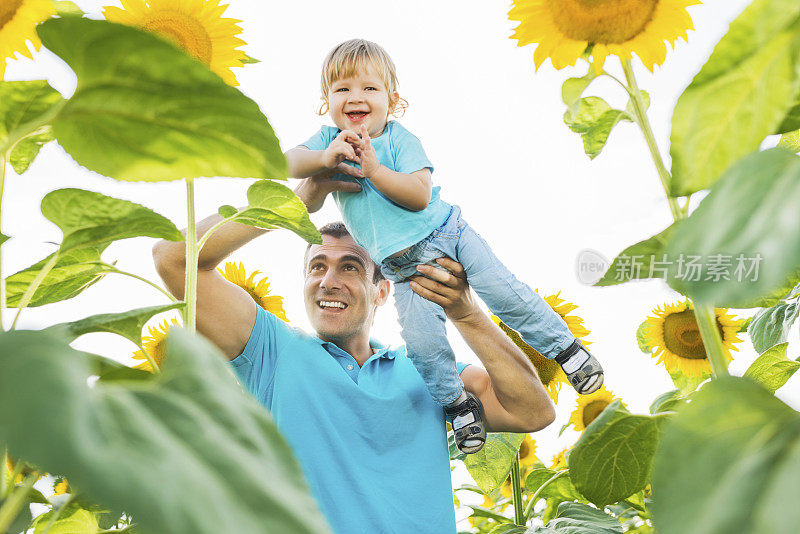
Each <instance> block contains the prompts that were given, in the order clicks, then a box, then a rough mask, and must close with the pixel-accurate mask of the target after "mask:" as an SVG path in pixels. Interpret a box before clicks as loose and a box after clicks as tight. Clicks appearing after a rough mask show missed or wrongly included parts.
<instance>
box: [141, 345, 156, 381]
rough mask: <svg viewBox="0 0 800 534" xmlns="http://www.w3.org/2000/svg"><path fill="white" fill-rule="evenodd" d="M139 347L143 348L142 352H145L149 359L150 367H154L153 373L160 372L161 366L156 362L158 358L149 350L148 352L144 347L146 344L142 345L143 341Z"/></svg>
mask: <svg viewBox="0 0 800 534" xmlns="http://www.w3.org/2000/svg"><path fill="white" fill-rule="evenodd" d="M139 348H140V349H142V354H144V357H145V358H146V359H147V363H149V364H150V367H151V368H152V369H153V373H154V374H158V373H160V372H161V367H159V366H158V364H157V363H156V359H155V358H153V356H152V355H151V354H150V353H149V352H147V349H146V348H144V345H142V344H141V343H140V344H139Z"/></svg>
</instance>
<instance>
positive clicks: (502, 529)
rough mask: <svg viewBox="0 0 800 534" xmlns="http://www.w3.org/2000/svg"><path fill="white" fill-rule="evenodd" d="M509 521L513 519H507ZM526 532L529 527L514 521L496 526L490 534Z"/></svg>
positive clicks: (518, 533)
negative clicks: (516, 523)
mask: <svg viewBox="0 0 800 534" xmlns="http://www.w3.org/2000/svg"><path fill="white" fill-rule="evenodd" d="M507 521H511V520H510V519H507ZM526 532H528V527H521V526H519V525H515V524H514V523H503V524H502V525H497V526H496V527H494V528H493V529H492V530H490V531H489V532H488V534H525V533H526Z"/></svg>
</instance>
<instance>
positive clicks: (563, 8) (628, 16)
mask: <svg viewBox="0 0 800 534" xmlns="http://www.w3.org/2000/svg"><path fill="white" fill-rule="evenodd" d="M658 2H659V0H547V7H548V8H549V9H550V13H551V14H552V15H553V21H554V22H555V25H556V26H558V29H559V30H561V33H563V34H564V35H566V36H567V37H569V38H570V39H574V40H576V41H588V42H589V43H603V44H609V43H624V42H625V41H628V40H630V39H632V38H633V37H636V36H637V35H639V34H640V33H642V31H643V30H644V29H645V27H646V26H647V24H648V23H649V22H650V21H651V20H652V19H653V15H654V14H655V11H656V6H658Z"/></svg>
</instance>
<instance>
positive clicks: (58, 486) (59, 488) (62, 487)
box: [53, 477, 72, 495]
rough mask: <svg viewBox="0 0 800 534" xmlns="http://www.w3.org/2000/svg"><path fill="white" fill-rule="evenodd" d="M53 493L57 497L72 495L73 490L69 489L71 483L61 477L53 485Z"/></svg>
mask: <svg viewBox="0 0 800 534" xmlns="http://www.w3.org/2000/svg"><path fill="white" fill-rule="evenodd" d="M53 491H54V492H55V495H64V494H65V493H72V489H71V488H70V487H69V482H67V479H66V478H64V477H59V478H57V479H56V480H55V483H54V484H53Z"/></svg>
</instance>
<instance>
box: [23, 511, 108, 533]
mask: <svg viewBox="0 0 800 534" xmlns="http://www.w3.org/2000/svg"><path fill="white" fill-rule="evenodd" d="M52 515H53V512H48V513H46V514H44V516H43V517H42V518H41V519H39V520H38V521H37V523H36V529H35V530H34V531H33V534H44V533H45V531H46V532H47V534H96V533H98V532H100V526H99V525H98V524H97V517H95V515H94V514H93V513H92V512H90V511H89V510H84V509H82V508H76V509H74V510H70V513H69V514H63V513H62V514H61V516H60V517H59V518H58V520H57V521H56V522H55V523H53V524H52V525H50V518H51V517H52ZM48 525H49V528H48Z"/></svg>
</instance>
